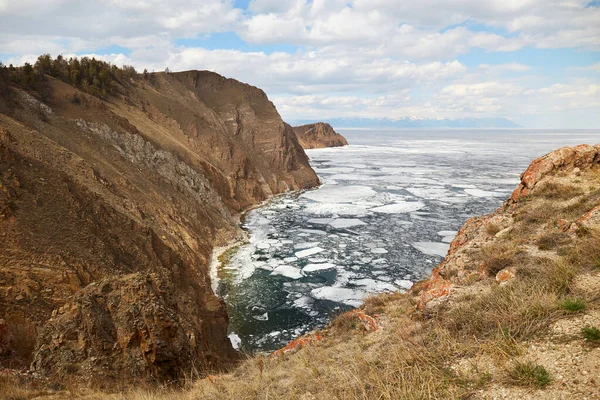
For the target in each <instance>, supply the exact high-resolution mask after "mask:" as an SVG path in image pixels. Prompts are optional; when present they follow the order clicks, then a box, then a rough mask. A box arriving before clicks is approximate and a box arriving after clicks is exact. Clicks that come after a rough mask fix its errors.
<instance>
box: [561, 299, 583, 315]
mask: <svg viewBox="0 0 600 400" xmlns="http://www.w3.org/2000/svg"><path fill="white" fill-rule="evenodd" d="M560 308H561V309H563V310H565V311H570V312H577V311H582V310H585V301H584V300H583V299H571V298H567V299H564V300H563V301H562V302H560Z"/></svg>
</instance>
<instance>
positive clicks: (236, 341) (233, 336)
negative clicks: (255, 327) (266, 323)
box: [227, 332, 242, 350]
mask: <svg viewBox="0 0 600 400" xmlns="http://www.w3.org/2000/svg"><path fill="white" fill-rule="evenodd" d="M227 337H228V338H229V341H230V342H231V346H232V347H233V348H234V349H236V350H239V349H240V346H241V344H242V339H241V338H240V337H239V336H238V335H237V333H235V332H231V333H230V334H229V335H228V336H227Z"/></svg>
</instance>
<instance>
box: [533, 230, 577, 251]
mask: <svg viewBox="0 0 600 400" xmlns="http://www.w3.org/2000/svg"><path fill="white" fill-rule="evenodd" d="M570 241H571V238H570V237H569V235H567V234H566V233H564V232H551V233H547V234H545V235H542V236H541V237H540V238H539V239H538V240H537V242H536V244H537V246H538V249H540V250H554V249H557V248H558V247H559V246H562V245H564V244H566V243H568V242H570Z"/></svg>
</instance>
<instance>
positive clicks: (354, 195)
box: [300, 186, 377, 203]
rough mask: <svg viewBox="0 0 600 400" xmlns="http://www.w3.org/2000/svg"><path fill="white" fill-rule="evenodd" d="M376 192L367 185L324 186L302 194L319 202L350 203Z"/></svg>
mask: <svg viewBox="0 0 600 400" xmlns="http://www.w3.org/2000/svg"><path fill="white" fill-rule="evenodd" d="M376 193H377V192H375V191H374V190H373V189H371V188H370V187H368V186H343V187H338V186H324V187H321V188H320V189H318V190H312V191H309V192H306V193H304V194H302V195H301V196H300V197H304V198H307V199H310V200H313V201H316V202H319V203H352V202H354V201H356V200H360V199H364V198H367V197H370V196H374V195H375V194H376Z"/></svg>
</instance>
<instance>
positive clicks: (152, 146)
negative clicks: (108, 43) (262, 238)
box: [0, 71, 318, 380]
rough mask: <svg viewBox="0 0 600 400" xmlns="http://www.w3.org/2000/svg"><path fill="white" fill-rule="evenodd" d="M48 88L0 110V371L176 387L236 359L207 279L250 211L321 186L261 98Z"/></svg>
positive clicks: (212, 91)
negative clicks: (107, 94) (220, 249)
mask: <svg viewBox="0 0 600 400" xmlns="http://www.w3.org/2000/svg"><path fill="white" fill-rule="evenodd" d="M48 79H49V85H50V95H49V96H48V97H47V100H45V101H44V102H41V101H40V100H39V99H38V97H37V96H36V95H35V94H34V93H28V92H26V91H24V90H23V89H22V88H19V87H13V88H12V90H11V93H9V94H8V95H7V96H3V97H2V98H0V248H1V249H2V252H0V321H1V322H2V324H1V326H2V329H0V336H1V337H0V364H2V365H3V366H5V367H6V366H8V367H18V368H21V367H25V366H27V365H29V363H31V365H32V367H33V369H34V370H35V371H37V372H39V373H42V374H45V375H53V376H65V375H69V376H75V377H80V378H82V379H86V380H87V379H90V378H98V377H102V378H103V379H114V380H135V379H138V378H144V379H145V378H156V379H160V380H169V379H173V378H176V377H177V376H178V375H180V374H181V373H189V372H190V371H192V370H193V369H194V368H197V369H200V370H204V369H206V368H209V367H216V368H218V367H222V366H224V365H225V364H227V363H228V362H230V361H232V360H234V359H235V358H236V357H237V355H236V353H235V351H234V350H233V349H232V347H231V345H230V343H229V341H228V339H227V337H226V329H227V321H228V320H227V315H226V313H225V308H224V305H223V304H222V302H221V301H220V300H219V299H218V298H217V297H215V296H214V294H213V293H212V291H211V286H210V282H209V276H208V263H209V260H210V256H211V251H212V248H213V246H215V245H222V244H223V243H224V242H226V241H228V240H230V239H232V238H233V237H234V236H235V235H236V234H237V230H238V228H237V224H238V217H237V215H238V213H239V212H240V211H242V210H244V209H245V208H247V207H249V206H251V205H254V204H257V203H258V202H261V201H263V200H265V199H267V198H268V197H270V196H272V195H274V194H277V193H282V192H284V191H287V190H293V189H301V188H307V187H311V186H314V185H316V184H318V179H317V177H316V175H315V174H314V172H313V171H312V169H311V168H310V166H309V165H308V161H307V157H306V155H305V154H304V151H303V150H302V148H301V147H300V145H299V143H298V141H297V139H296V137H295V135H294V133H293V130H292V128H291V127H290V126H289V125H287V124H285V123H284V122H283V121H282V120H281V118H280V116H279V115H278V113H277V111H276V109H275V107H274V106H273V104H272V103H271V102H270V101H269V100H268V98H267V96H266V95H265V94H264V92H262V91H261V90H259V89H257V88H255V87H252V86H249V85H246V84H243V83H240V82H237V81H235V80H231V79H225V78H223V77H221V76H219V75H217V74H214V73H211V72H206V71H203V72H200V71H189V72H182V73H171V74H163V73H160V74H152V75H149V76H147V77H145V78H144V77H143V76H142V75H139V76H136V77H135V78H133V79H131V80H130V81H129V82H127V83H125V84H122V85H121V86H120V87H119V90H118V92H119V93H120V94H119V95H117V96H113V97H111V98H109V99H107V100H100V99H99V98H96V97H93V96H90V95H87V94H85V93H83V92H81V91H79V90H77V89H76V88H74V87H72V86H70V85H67V84H65V83H63V82H61V81H58V80H54V79H52V78H48Z"/></svg>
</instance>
